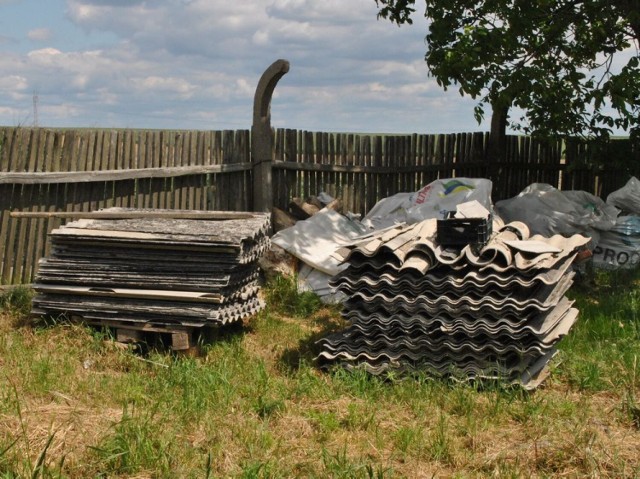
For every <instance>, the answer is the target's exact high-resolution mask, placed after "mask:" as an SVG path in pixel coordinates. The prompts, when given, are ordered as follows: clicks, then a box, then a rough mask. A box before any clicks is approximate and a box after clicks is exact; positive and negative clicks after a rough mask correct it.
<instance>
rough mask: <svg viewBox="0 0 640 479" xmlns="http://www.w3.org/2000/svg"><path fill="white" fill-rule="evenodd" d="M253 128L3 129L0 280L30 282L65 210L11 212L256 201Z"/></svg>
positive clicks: (211, 206)
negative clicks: (27, 213) (37, 214)
mask: <svg viewBox="0 0 640 479" xmlns="http://www.w3.org/2000/svg"><path fill="white" fill-rule="evenodd" d="M249 139H250V138H249V131H248V130H239V131H207V132H203V131H142V130H49V129H40V128H1V129H0V284H19V283H28V282H30V281H31V280H32V278H33V277H34V274H35V272H36V269H37V261H38V259H39V258H41V257H42V256H44V255H46V254H48V245H47V242H46V235H47V233H48V232H50V231H51V230H52V229H54V228H56V227H58V226H59V225H60V224H61V221H63V220H60V219H58V218H47V219H45V218H10V216H9V212H10V211H30V212H44V211H47V212H53V211H83V212H84V211H92V210H96V209H99V208H105V207H111V206H122V207H136V208H171V209H205V210H235V211H240V210H244V211H246V210H250V209H251V171H250V170H251V163H250V151H249Z"/></svg>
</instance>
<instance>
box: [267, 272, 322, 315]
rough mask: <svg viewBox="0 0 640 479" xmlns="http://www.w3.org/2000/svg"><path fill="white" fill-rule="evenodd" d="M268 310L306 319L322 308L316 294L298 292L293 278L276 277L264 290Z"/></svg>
mask: <svg viewBox="0 0 640 479" xmlns="http://www.w3.org/2000/svg"><path fill="white" fill-rule="evenodd" d="M264 292H265V298H266V299H267V303H268V304H269V306H270V308H272V310H273V311H274V312H276V313H280V314H285V315H289V316H294V317H297V318H307V317H309V316H310V315H311V314H313V313H315V312H316V311H318V310H319V309H320V307H321V306H322V302H321V301H320V298H319V297H318V295H317V294H315V293H312V292H310V291H304V292H299V291H298V280H297V278H295V277H293V278H292V277H286V276H281V275H278V276H276V277H275V278H274V279H273V280H271V281H270V282H269V283H267V285H266V286H265V289H264Z"/></svg>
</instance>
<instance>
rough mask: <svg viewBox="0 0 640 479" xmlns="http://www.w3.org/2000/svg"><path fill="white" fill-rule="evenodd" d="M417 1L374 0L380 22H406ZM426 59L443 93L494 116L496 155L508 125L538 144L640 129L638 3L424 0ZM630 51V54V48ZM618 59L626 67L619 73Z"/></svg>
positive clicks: (618, 0)
mask: <svg viewBox="0 0 640 479" xmlns="http://www.w3.org/2000/svg"><path fill="white" fill-rule="evenodd" d="M415 3H416V2H415V0H376V4H377V5H378V8H379V13H378V16H379V17H380V18H385V19H388V20H390V21H392V22H394V23H396V24H398V25H402V24H410V23H412V19H411V15H412V14H413V13H414V12H415ZM425 4H426V10H425V17H426V18H427V19H428V21H429V30H428V34H427V37H426V40H427V45H428V50H427V53H426V55H425V60H426V62H427V66H428V67H429V70H430V73H431V74H432V75H433V76H434V77H435V79H436V80H437V82H438V84H439V85H440V86H442V87H444V88H445V89H447V88H449V87H451V86H457V87H458V88H459V91H460V94H462V95H469V96H471V97H472V98H475V99H478V100H479V102H478V104H477V106H476V108H475V110H474V114H475V117H476V119H477V120H478V121H480V120H481V119H482V118H483V117H484V113H485V108H486V106H490V108H491V110H492V121H491V130H492V131H491V135H490V137H491V138H492V143H493V149H494V150H495V151H496V152H497V154H498V155H500V156H501V154H502V152H503V151H504V150H503V144H502V141H503V139H504V135H505V131H506V126H507V123H508V121H507V120H508V112H509V111H510V109H511V108H512V107H519V108H520V109H522V111H524V114H523V116H522V117H521V118H519V120H518V121H510V122H509V124H510V125H511V126H512V127H513V128H515V129H519V130H522V131H524V132H525V133H529V134H533V135H539V136H555V135H562V136H590V137H593V136H595V137H599V138H607V137H608V135H609V134H610V133H611V131H612V129H613V128H621V129H624V130H627V131H630V132H631V133H632V134H637V132H638V130H639V127H640V121H639V113H640V61H639V56H638V43H639V39H640V0H484V1H481V0H425ZM633 49H635V50H633ZM620 57H624V58H625V59H626V62H625V63H624V64H623V65H621V66H620V65H618V64H617V63H616V62H617V61H619V58H620Z"/></svg>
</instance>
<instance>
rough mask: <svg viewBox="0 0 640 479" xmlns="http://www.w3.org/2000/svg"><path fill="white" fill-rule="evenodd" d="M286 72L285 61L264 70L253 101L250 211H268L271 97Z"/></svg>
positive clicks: (271, 149)
mask: <svg viewBox="0 0 640 479" xmlns="http://www.w3.org/2000/svg"><path fill="white" fill-rule="evenodd" d="M288 71H289V62H288V61H287V60H276V61H275V62H273V63H272V64H271V66H270V67H269V68H267V69H266V70H265V72H264V73H263V74H262V77H261V78H260V81H259V82H258V86H257V88H256V94H255V96H254V99H253V125H252V126H251V161H252V162H253V210H254V211H271V208H272V206H273V185H272V180H271V162H272V160H273V132H272V131H271V97H272V95H273V90H274V89H275V88H276V85H277V84H278V81H279V80H280V78H282V77H283V76H284V75H285V74H286V73H287V72H288Z"/></svg>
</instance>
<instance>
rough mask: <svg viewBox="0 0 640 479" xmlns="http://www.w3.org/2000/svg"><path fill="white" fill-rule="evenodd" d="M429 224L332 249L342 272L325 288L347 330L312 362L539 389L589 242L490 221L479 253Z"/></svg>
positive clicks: (572, 312)
mask: <svg viewBox="0 0 640 479" xmlns="http://www.w3.org/2000/svg"><path fill="white" fill-rule="evenodd" d="M436 224H437V223H436V220H426V221H423V222H421V223H418V224H415V225H409V226H406V225H403V226H397V227H392V228H388V229H386V230H383V231H379V232H376V233H374V234H372V235H369V236H368V237H365V238H361V239H360V240H359V241H357V242H355V243H353V244H351V245H348V246H346V247H344V248H342V249H340V250H338V252H337V253H336V254H337V256H338V257H339V259H341V260H342V261H344V262H346V263H347V264H348V268H346V269H345V270H343V271H342V272H340V273H339V274H338V275H336V276H334V277H333V278H332V285H333V286H334V287H335V288H336V289H337V290H338V291H340V292H342V293H344V294H346V295H347V300H346V301H345V303H344V308H343V316H344V317H345V318H346V319H348V320H349V322H350V326H348V327H347V328H346V329H345V330H343V331H340V332H337V333H334V334H331V335H329V336H327V337H325V338H323V339H321V340H320V341H319V345H320V349H321V352H320V354H319V356H318V358H317V359H318V362H319V363H320V365H323V366H329V365H331V364H336V363H337V364H340V365H343V366H345V367H348V368H356V367H363V368H365V369H367V370H368V371H370V372H372V373H374V374H379V373H382V372H384V371H387V370H390V369H400V370H412V369H421V370H426V371H428V372H430V373H432V374H434V375H436V376H446V377H452V378H455V379H463V380H473V379H479V378H490V379H492V380H499V381H502V382H507V383H515V384H520V385H522V386H524V387H526V388H534V387H536V386H537V385H538V384H539V383H540V382H541V381H542V380H543V379H544V377H545V373H546V371H547V366H548V363H549V360H550V359H551V358H552V357H553V355H554V354H555V352H556V344H557V342H558V341H559V340H560V339H561V338H562V337H563V336H564V335H566V334H567V332H568V331H569V329H570V328H571V326H572V325H573V324H574V322H575V321H576V318H577V315H578V311H577V310H576V309H575V308H573V307H572V302H571V301H569V300H568V299H567V298H566V297H565V296H564V295H565V293H566V291H567V290H568V289H569V287H570V286H571V284H572V282H573V272H572V271H571V269H570V265H571V263H572V262H573V260H574V259H575V257H576V254H577V252H578V250H579V249H580V248H582V247H583V246H584V245H585V244H586V243H587V242H588V241H589V239H588V238H585V237H582V236H573V237H571V238H564V237H561V236H554V237H553V238H544V237H541V236H530V235H529V230H528V228H527V227H526V226H525V225H524V224H522V223H510V224H507V225H504V224H502V223H501V222H500V221H496V223H495V224H494V231H495V233H494V235H493V236H492V238H491V239H490V241H489V242H488V243H487V244H486V245H485V246H484V247H482V248H481V249H479V250H478V249H474V247H472V246H465V247H463V248H460V249H445V248H442V247H441V246H440V245H439V244H438V242H437V240H436Z"/></svg>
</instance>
